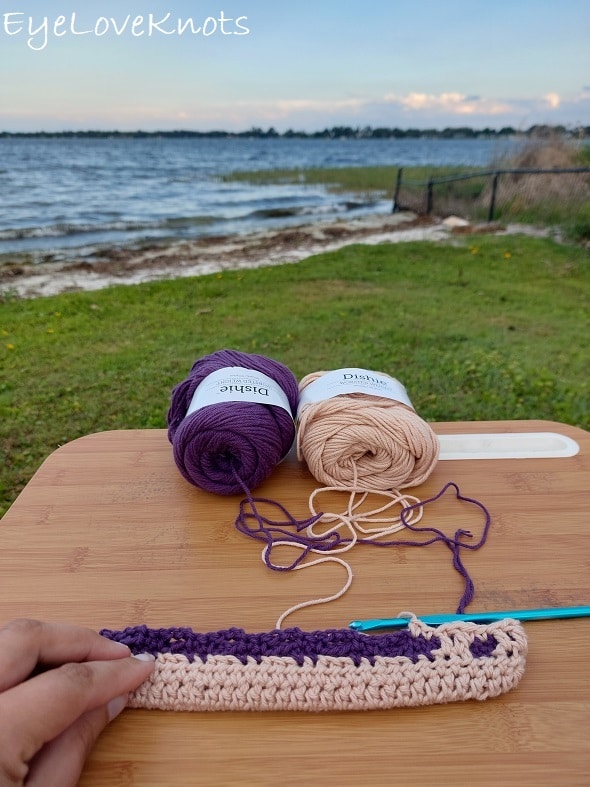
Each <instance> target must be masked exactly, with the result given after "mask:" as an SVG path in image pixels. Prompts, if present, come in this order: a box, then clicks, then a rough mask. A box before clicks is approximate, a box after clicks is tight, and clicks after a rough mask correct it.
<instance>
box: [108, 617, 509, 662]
mask: <svg viewBox="0 0 590 787" xmlns="http://www.w3.org/2000/svg"><path fill="white" fill-rule="evenodd" d="M100 633H101V634H102V635H103V637H107V638H108V639H114V640H116V641H117V642H123V643H124V644H125V645H128V646H129V648H130V649H131V652H132V653H152V654H153V655H154V656H156V655H157V654H158V653H175V654H182V655H183V656H186V657H187V658H188V659H190V660H192V659H194V658H195V657H198V658H200V659H201V660H202V661H205V660H206V659H207V656H209V655H211V656H220V655H224V656H226V655H227V656H235V657H236V658H237V659H239V660H240V661H241V662H242V663H243V664H246V663H247V660H248V658H254V659H255V660H256V661H257V662H260V659H261V658H262V657H263V656H281V657H291V658H293V659H295V661H296V662H297V663H298V664H299V665H301V664H303V660H304V659H305V658H306V657H307V658H310V659H311V660H312V661H313V662H314V663H315V662H316V661H317V658H318V656H335V657H339V656H346V657H348V658H350V659H352V661H353V662H354V663H355V664H356V665H357V666H358V665H359V664H360V662H361V659H368V660H369V662H370V663H371V664H373V663H374V661H375V657H376V656H383V657H386V658H394V657H396V656H405V657H406V658H408V659H410V660H411V661H412V662H413V663H414V664H415V663H416V662H417V661H418V658H419V657H420V656H426V658H428V659H429V660H430V661H433V660H434V657H433V656H432V651H433V650H436V649H437V648H439V647H440V640H439V639H438V637H436V636H433V637H431V638H430V639H427V638H426V637H423V636H421V635H420V636H416V637H415V636H413V635H412V633H411V632H410V631H409V630H408V629H404V630H403V631H396V632H395V633H392V634H378V635H374V636H367V635H366V634H360V633H358V632H356V631H352V630H349V629H326V630H323V631H302V630H301V629H298V628H291V629H282V630H276V631H270V632H265V633H262V634H247V633H246V632H245V631H244V630H243V629H238V628H231V629H227V630H225V631H214V632H209V633H207V634H199V633H197V632H195V631H193V630H192V629H190V628H168V629H150V628H148V627H147V626H135V627H130V628H126V629H123V631H110V630H108V629H104V630H103V631H101V632H100ZM496 645H497V641H496V639H495V638H494V637H493V636H488V637H487V639H485V640H483V639H478V638H476V639H475V640H474V641H473V643H472V645H471V648H470V650H471V653H472V655H473V657H474V658H481V657H488V656H490V655H491V654H492V652H493V650H494V648H495V647H496Z"/></svg>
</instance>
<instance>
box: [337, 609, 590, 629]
mask: <svg viewBox="0 0 590 787" xmlns="http://www.w3.org/2000/svg"><path fill="white" fill-rule="evenodd" d="M584 617H590V606H581V607H548V608H545V609H513V610H506V611H503V612H472V613H469V612H467V613H465V614H463V615H450V614H442V615H420V616H419V618H418V619H419V620H421V621H422V622H423V623H426V624H427V625H428V626H439V625H441V623H452V622H454V621H457V620H464V621H468V622H470V623H493V622H494V621H495V620H503V619H504V618H513V619H514V620H521V621H527V620H551V619H555V618H584ZM410 620H411V618H409V617H398V618H371V619H368V620H353V621H352V622H351V623H349V624H348V627H349V628H351V629H354V630H355V631H375V630H377V629H386V628H387V629H389V628H395V629H398V628H404V627H405V626H407V625H408V623H409V622H410Z"/></svg>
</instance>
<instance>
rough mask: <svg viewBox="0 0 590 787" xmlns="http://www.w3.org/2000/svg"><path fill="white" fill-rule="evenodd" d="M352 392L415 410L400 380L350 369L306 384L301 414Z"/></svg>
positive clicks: (300, 405) (302, 396) (377, 373)
mask: <svg viewBox="0 0 590 787" xmlns="http://www.w3.org/2000/svg"><path fill="white" fill-rule="evenodd" d="M351 393H362V394H366V395H368V396H383V397H385V399H393V400H395V401H396V402H401V403H402V404H407V405H408V407H411V408H412V410H413V409H414V407H413V405H412V402H411V401H410V399H409V397H408V392H407V391H406V389H405V388H404V386H403V385H402V384H401V383H400V381H399V380H396V379H394V378H393V377H388V376H387V375H385V374H379V372H370V371H368V370H367V369H356V368H350V369H336V370H335V371H333V372H327V373H326V374H324V375H322V376H321V377H318V379H317V380H314V381H313V382H311V383H310V384H309V385H306V386H305V388H304V389H303V391H301V394H300V395H299V407H298V410H297V412H298V413H301V411H302V409H303V408H304V407H305V406H306V405H308V404H312V403H314V402H321V401H322V400H323V399H332V397H334V396H340V395H341V394H351Z"/></svg>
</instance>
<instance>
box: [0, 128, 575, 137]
mask: <svg viewBox="0 0 590 787" xmlns="http://www.w3.org/2000/svg"><path fill="white" fill-rule="evenodd" d="M556 136H559V137H570V138H578V139H586V138H589V137H590V126H578V127H576V128H566V127H565V126H549V125H533V126H530V128H528V129H526V130H522V129H516V128H514V127H513V126H504V127H503V128H500V129H494V128H483V129H474V128H470V127H468V126H459V127H447V128H444V129H434V128H422V129H420V128H407V129H402V128H384V127H378V128H371V126H365V127H363V128H360V127H357V128H353V127H352V126H333V127H332V128H325V129H323V130H322V131H312V132H308V131H293V129H288V130H287V131H284V132H279V131H277V130H276V129H275V128H273V127H272V126H271V127H270V128H268V129H266V130H264V129H262V128H258V127H252V128H250V129H248V130H247V131H193V130H188V129H178V130H172V131H141V130H137V131H116V130H112V131H103V130H88V131H0V138H1V137H35V138H54V137H59V138H62V137H65V138H70V137H81V138H92V139H105V138H107V139H108V138H111V137H121V138H132V139H141V138H144V137H164V138H172V139H188V138H194V137H198V138H209V139H240V138H245V139H482V138H483V139H489V138H494V137H536V138H550V137H556Z"/></svg>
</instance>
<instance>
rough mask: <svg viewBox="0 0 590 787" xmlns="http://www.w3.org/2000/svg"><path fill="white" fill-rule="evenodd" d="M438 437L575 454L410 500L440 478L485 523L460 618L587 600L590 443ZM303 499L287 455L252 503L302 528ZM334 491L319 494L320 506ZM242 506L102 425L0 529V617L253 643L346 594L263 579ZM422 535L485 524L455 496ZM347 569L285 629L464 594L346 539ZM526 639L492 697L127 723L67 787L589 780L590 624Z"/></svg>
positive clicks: (431, 607)
mask: <svg viewBox="0 0 590 787" xmlns="http://www.w3.org/2000/svg"><path fill="white" fill-rule="evenodd" d="M433 426H434V428H435V431H437V433H438V434H440V435H452V434H466V433H512V434H514V435H523V436H525V435H527V434H529V435H530V434H532V433H539V432H543V433H557V434H559V435H562V436H564V437H566V438H567V439H568V440H569V441H574V442H575V443H577V445H578V446H579V452H578V453H577V454H575V455H570V456H549V457H547V456H545V457H543V458H538V457H537V458H522V457H516V458H510V459H499V458H494V459H472V460H467V461H466V460H459V459H457V460H446V461H440V462H439V463H438V465H437V467H436V469H435V471H434V472H433V474H432V475H431V477H430V478H429V479H428V481H427V482H426V483H425V484H424V485H423V486H422V487H418V488H416V489H415V490H409V491H412V492H413V493H414V494H416V495H417V496H418V497H420V498H421V499H425V498H427V497H430V496H432V495H434V494H436V493H437V492H438V491H440V489H441V488H442V487H443V486H444V485H445V484H446V483H447V482H448V481H454V482H455V483H457V484H458V485H459V488H460V490H461V493H462V494H464V495H466V496H468V497H474V498H477V499H478V500H480V501H481V502H483V503H484V504H485V505H486V506H487V508H488V509H489V510H490V513H491V515H492V525H491V529H490V534H489V537H488V540H487V542H486V544H485V545H484V546H483V547H482V548H481V549H480V550H479V551H477V552H473V553H467V552H464V556H465V563H466V565H467V568H468V570H469V572H470V574H471V576H472V578H473V580H474V583H475V588H476V594H475V599H474V601H473V603H472V604H471V606H470V607H469V610H470V611H484V610H492V609H519V608H529V607H548V606H573V605H580V604H590V571H589V563H590V435H589V434H588V433H586V432H584V431H582V430H579V429H576V428H574V427H570V426H565V425H562V424H556V423H550V422H539V421H508V422H481V423H439V424H434V425H433ZM524 442H526V440H525V439H524V437H523V443H524ZM514 445H515V444H514V443H512V444H511V446H512V449H514ZM316 486H317V483H316V482H315V481H314V479H313V478H312V477H311V476H310V474H309V473H308V471H307V470H306V468H305V467H304V466H303V465H301V464H299V463H298V462H297V461H296V458H295V457H294V456H290V457H289V458H288V459H287V460H286V461H284V462H283V463H282V464H281V465H280V466H279V467H278V468H277V469H276V471H275V473H274V474H273V476H272V477H271V479H269V480H268V481H267V482H266V483H265V484H264V485H263V486H262V487H261V488H259V489H258V490H256V495H259V496H264V497H269V498H273V499H275V500H277V501H280V502H281V503H282V504H283V505H285V506H286V507H287V508H288V509H289V511H290V512H291V513H292V514H294V515H295V516H298V517H300V518H304V517H306V516H308V514H309V509H308V506H307V499H308V496H309V494H310V493H311V492H312V491H313V489H314V488H315V487H316ZM341 498H342V494H341V493H337V494H335V495H333V496H332V497H330V499H329V500H327V503H329V504H330V505H332V506H334V508H333V509H332V510H335V509H336V508H338V507H340V510H341V509H342V508H343V505H341V503H342V499H341ZM240 499H241V496H232V497H217V496H214V495H212V494H209V493H206V492H203V491H201V490H198V489H196V488H195V487H193V486H191V485H190V484H188V483H187V482H186V481H184V480H183V478H182V477H181V476H180V474H179V472H178V470H177V468H176V467H175V465H174V462H173V460H172V453H171V448H170V445H169V443H168V441H167V438H166V432H165V430H145V431H139V430H130V431H116V432H103V433H98V434H94V435H89V436H87V437H84V438H81V439H79V440H75V441H73V442H72V443H69V444H67V445H65V446H63V447H61V448H59V449H58V450H56V451H55V452H54V453H53V454H52V455H51V456H50V457H49V458H48V459H47V460H46V461H45V463H44V464H43V465H42V466H41V467H40V469H39V470H38V472H37V474H36V475H35V476H34V477H33V479H32V480H31V481H30V483H29V484H28V485H27V487H26V488H25V489H24V490H23V492H22V493H21V495H20V497H19V498H18V500H17V501H16V502H15V504H14V505H13V507H12V508H11V509H10V511H9V512H8V513H7V514H6V516H5V517H4V519H3V520H2V521H1V523H0V583H1V589H2V590H1V593H0V622H6V621H8V620H10V619H12V618H14V617H35V618H42V619H47V620H62V621H64V620H65V621H68V622H73V623H77V624H81V625H86V626H90V627H92V628H95V629H100V628H105V627H106V628H123V627H125V626H130V625H137V624H140V623H145V624H147V625H148V626H151V627H161V626H163V627H168V626H190V627H192V628H193V629H195V630H198V631H211V630H217V629H222V628H226V627H229V626H238V627H242V628H245V629H246V630H248V631H267V630H270V629H272V628H274V626H275V624H276V621H277V618H278V617H279V615H280V614H281V613H282V612H283V611H285V610H286V609H287V608H289V607H290V606H292V605H293V604H296V603H298V602H300V601H304V600H305V599H309V598H316V597H319V596H328V595H331V594H333V593H335V592H336V591H337V590H338V589H339V588H340V587H341V586H342V584H343V582H344V579H345V576H344V570H343V569H342V567H340V566H337V565H327V566H320V567H317V568H311V569H308V570H306V571H303V572H301V571H299V572H289V573H277V572H272V571H270V570H269V569H267V568H266V567H265V566H264V565H263V563H262V561H261V559H260V553H261V544H260V543H259V542H256V541H252V540H249V539H247V538H246V537H245V536H243V535H241V534H239V533H238V532H237V531H236V530H235V528H234V520H235V518H236V515H237V512H238V504H239V501H240ZM426 518H427V520H428V521H427V522H426ZM426 523H428V524H431V525H433V526H435V527H438V528H440V529H442V530H444V531H445V532H447V533H449V534H452V533H453V532H454V531H455V530H456V529H457V527H467V528H468V529H471V530H473V531H474V533H475V534H476V535H477V534H478V533H479V532H480V530H479V529H480V528H481V525H482V519H481V516H480V514H478V512H477V511H476V510H475V511H474V510H473V508H471V507H466V506H464V505H462V504H460V503H458V502H457V501H456V500H455V499H454V497H453V495H452V494H451V495H445V497H444V498H443V499H442V500H441V501H439V502H438V503H435V504H433V505H432V507H428V508H427V509H426V511H425V520H424V522H423V524H426ZM348 558H349V562H350V564H351V566H352V569H353V572H354V581H353V584H352V587H351V589H350V590H349V591H348V593H347V594H346V595H345V596H344V597H343V598H341V599H339V600H338V601H336V602H333V603H331V604H328V605H323V606H316V607H310V608H308V609H304V610H301V611H300V612H297V613H295V614H294V615H293V616H291V617H289V618H288V619H287V622H286V625H288V626H292V625H293V626H300V627H301V628H304V629H311V630H313V629H318V628H333V627H345V626H347V625H348V623H349V621H351V620H353V619H359V618H368V617H391V616H395V615H397V614H398V613H399V612H401V611H403V610H409V611H412V612H414V613H416V614H417V615H420V614H427V613H435V612H454V611H455V608H456V606H457V603H458V599H459V598H460V595H461V593H462V590H463V587H462V583H461V579H460V577H459V576H458V575H457V574H456V572H455V571H454V570H453V568H452V565H451V555H450V552H449V550H448V549H447V548H446V547H445V546H443V545H442V544H435V545H432V546H430V547H427V548H422V549H417V548H411V547H396V548H391V549H377V548H374V547H370V546H359V547H357V548H355V550H354V551H353V552H351V553H349V555H348ZM526 630H527V634H528V638H529V656H528V661H527V668H526V673H525V676H524V678H523V679H522V681H521V683H520V685H519V687H518V688H517V689H516V690H514V691H513V692H510V693H508V694H505V695H502V696H501V697H498V698H496V699H492V700H487V701H485V702H475V701H470V702H465V703H451V704H449V705H444V706H443V705H433V706H427V707H422V708H404V709H396V710H391V711H374V712H360V713H326V714H304V713H285V712H277V713H272V712H271V713H211V714H199V713H181V714H174V713H165V712H160V711H132V710H128V711H125V712H124V713H123V714H122V716H120V717H119V718H118V719H117V720H115V722H113V724H112V725H110V727H109V728H108V729H107V730H106V731H105V732H104V733H103V735H102V737H101V738H100V740H99V742H98V744H97V746H96V747H95V749H94V751H93V753H92V755H91V757H90V759H89V761H88V763H87V767H86V770H85V772H84V774H83V777H82V780H81V784H82V785H84V786H85V787H91V785H92V787H99V786H101V787H102V786H104V787H107V785H108V787H113V785H117V786H119V785H141V786H142V787H144V786H146V787H150V786H151V785H201V784H202V785H276V784H285V785H290V784H292V785H296V784H297V785H299V784H301V785H308V784H310V783H313V782H321V783H322V784H330V785H365V784H383V785H386V784H399V785H404V786H405V785H423V784H436V785H444V784H448V785H451V784H452V785H458V784H476V785H492V784H499V783H502V784H505V785H512V786H513V787H516V786H517V785H518V787H522V786H523V785H529V784H530V785H560V787H561V785H583V784H584V785H587V784H590V736H589V735H588V730H589V729H590V658H588V653H589V648H590V619H578V620H569V621H567V620H554V621H542V622H536V623H530V624H526Z"/></svg>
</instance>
